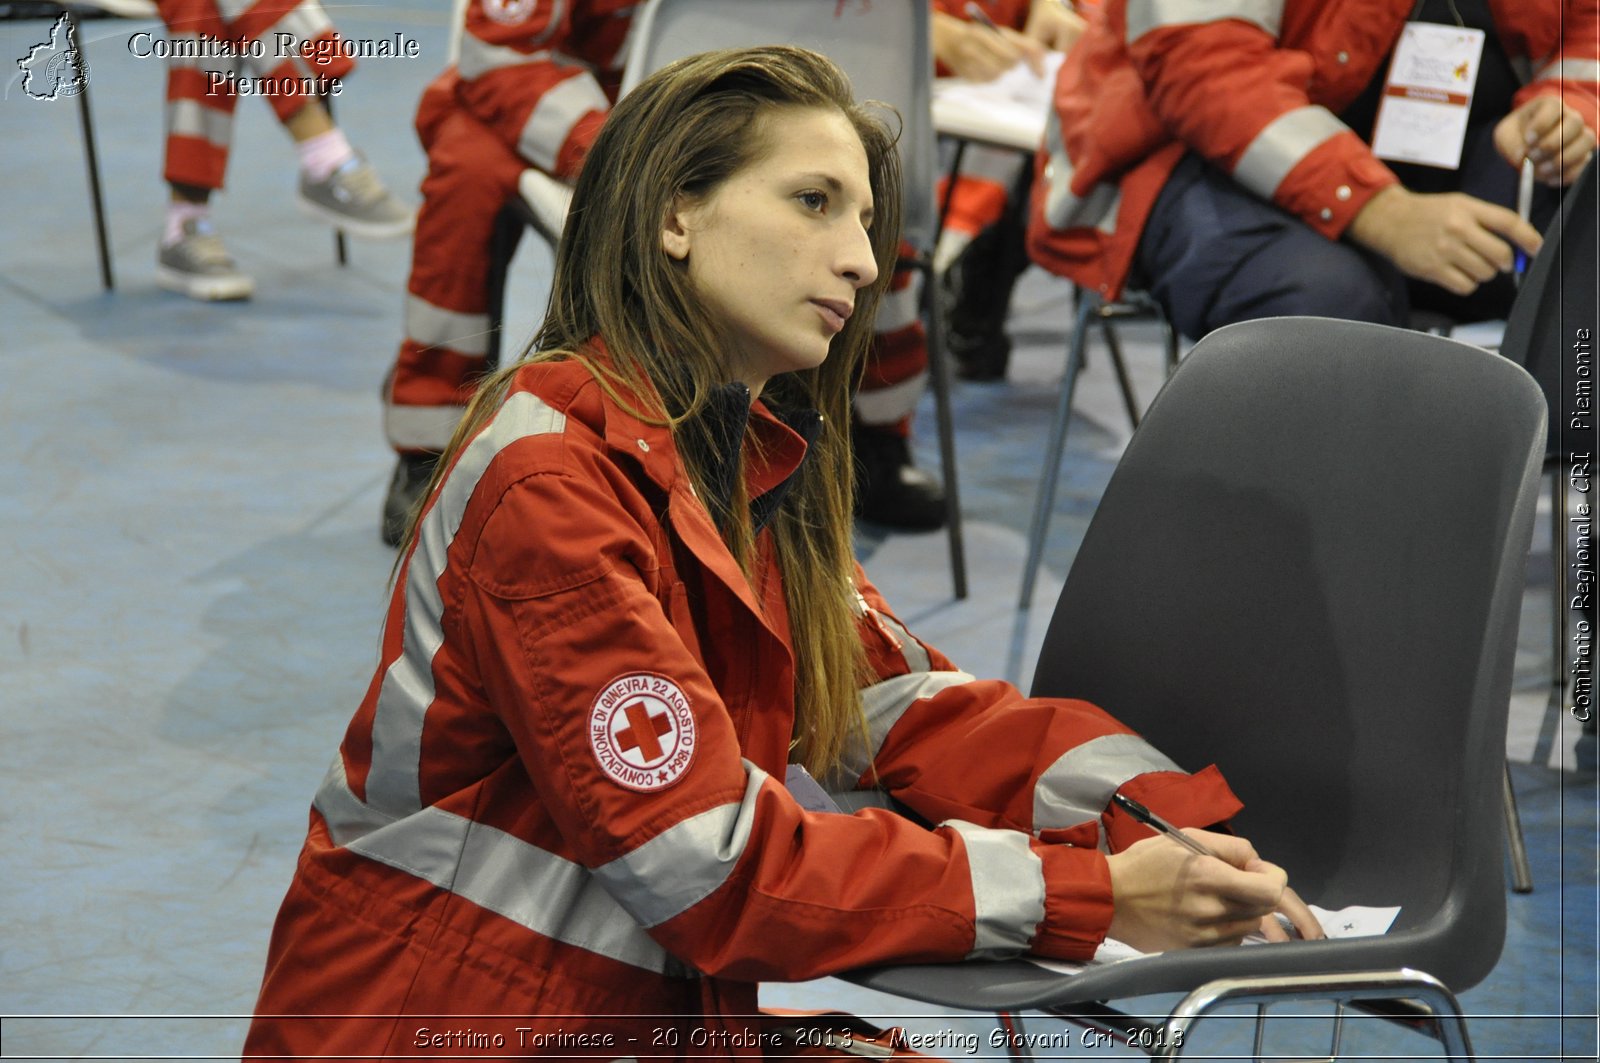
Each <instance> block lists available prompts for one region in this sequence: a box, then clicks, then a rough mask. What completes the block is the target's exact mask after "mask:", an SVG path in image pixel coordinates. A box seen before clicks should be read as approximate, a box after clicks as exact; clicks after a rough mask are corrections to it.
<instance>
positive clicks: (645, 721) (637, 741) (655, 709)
mask: <svg viewBox="0 0 1600 1063" xmlns="http://www.w3.org/2000/svg"><path fill="white" fill-rule="evenodd" d="M589 743H590V745H591V746H592V747H593V749H594V755H595V759H596V760H598V761H599V762H600V767H601V769H602V770H603V771H604V772H605V773H606V774H607V775H608V776H610V777H611V779H612V780H613V781H615V782H617V783H620V784H621V785H623V786H625V787H627V788H628V789H630V790H640V791H650V790H660V789H663V788H665V787H668V786H671V785H672V784H673V783H675V782H677V781H678V780H679V779H680V778H682V776H683V773H684V771H685V770H686V769H687V768H688V767H689V763H690V761H692V760H693V759H694V751H695V745H696V741H695V719H694V713H693V711H692V710H691V709H690V707H689V699H688V697H686V696H685V695H684V693H683V690H682V688H680V687H679V686H678V684H677V683H675V682H673V681H672V680H671V679H668V678H666V677H665V676H659V675H653V674H650V673H648V672H639V673H634V674H632V675H625V676H619V677H618V678H616V679H613V680H612V681H611V682H610V683H607V684H606V686H605V689H603V690H601V691H600V693H599V695H598V696H597V697H596V698H595V700H594V705H593V707H592V708H591V709H590V711H589Z"/></svg>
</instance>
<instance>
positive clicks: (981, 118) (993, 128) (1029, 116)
mask: <svg viewBox="0 0 1600 1063" xmlns="http://www.w3.org/2000/svg"><path fill="white" fill-rule="evenodd" d="M1063 58H1065V55H1064V54H1063V53H1061V52H1046V53H1045V59H1044V73H1043V74H1042V75H1041V74H1035V73H1034V72H1033V71H1032V70H1030V69H1029V68H1028V65H1027V64H1026V63H1023V62H1018V63H1017V64H1016V65H1015V66H1013V67H1012V68H1011V69H1010V70H1007V71H1006V72H1005V73H1004V74H1001V75H1000V76H999V77H997V78H995V79H994V80H993V81H967V80H965V79H964V78H940V79H938V80H937V81H935V82H934V86H933V124H934V128H936V129H937V130H938V131H939V132H941V133H948V134H951V135H953V136H958V137H966V138H967V139H971V140H982V141H988V142H990V143H995V144H1000V145H1003V146H1005V147H1010V148H1017V149H1018V150H1021V151H1032V150H1033V149H1034V148H1036V147H1038V146H1039V142H1040V140H1042V139H1043V138H1044V126H1045V120H1046V118H1047V117H1048V116H1049V114H1050V100H1051V96H1052V94H1053V93H1054V92H1055V85H1056V72H1057V71H1058V70H1060V69H1061V60H1062V59H1063Z"/></svg>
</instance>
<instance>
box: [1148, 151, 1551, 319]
mask: <svg viewBox="0 0 1600 1063" xmlns="http://www.w3.org/2000/svg"><path fill="white" fill-rule="evenodd" d="M1488 131H1489V130H1488V128H1487V127H1485V129H1484V131H1483V133H1482V134H1481V135H1479V136H1476V137H1474V138H1472V139H1470V140H1469V142H1468V144H1467V145H1466V147H1465V149H1464V151H1463V153H1462V155H1463V158H1462V165H1461V168H1460V169H1459V170H1457V171H1455V172H1454V173H1453V174H1452V173H1450V172H1449V171H1435V173H1437V174H1439V175H1441V176H1446V177H1447V178H1449V180H1448V184H1453V185H1455V187H1456V188H1458V189H1459V190H1461V191H1464V192H1467V193H1469V194H1471V195H1475V196H1477V197H1478V198H1480V199H1486V200H1489V201H1490V202H1494V203H1499V204H1501V205H1502V206H1511V205H1512V204H1514V203H1515V202H1516V187H1517V172H1516V170H1514V169H1512V168H1511V167H1510V166H1509V165H1507V164H1506V162H1505V160H1504V159H1501V158H1500V156H1499V155H1498V154H1497V153H1495V151H1494V145H1493V142H1492V140H1491V139H1490V137H1489V136H1488V135H1487V134H1488ZM1434 184H1435V187H1430V188H1428V189H1427V191H1430V192H1432V191H1441V190H1443V189H1442V188H1441V187H1438V182H1434ZM1419 191H1420V189H1419ZM1540 192H1541V194H1540V196H1539V197H1538V198H1537V199H1536V200H1535V209H1534V214H1533V223H1534V224H1535V225H1539V223H1540V221H1541V216H1542V220H1548V219H1549V217H1550V216H1551V215H1552V213H1553V209H1554V206H1555V203H1556V197H1555V196H1553V195H1550V194H1549V193H1550V190H1549V189H1546V188H1543V187H1541V189H1540ZM1131 280H1132V283H1133V284H1134V286H1135V287H1139V288H1143V289H1145V290H1146V291H1148V292H1150V294H1152V295H1153V296H1155V298H1156V300H1157V301H1158V302H1160V303H1161V305H1162V307H1163V308H1164V309H1165V310H1166V312H1167V317H1168V319H1169V320H1170V321H1171V322H1172V323H1173V325H1174V326H1175V327H1176V328H1177V329H1178V331H1179V332H1181V333H1183V334H1184V335H1185V336H1188V337H1190V338H1191V339H1198V338H1200V337H1201V336H1204V335H1205V334H1206V333H1207V332H1210V331H1211V330H1212V329H1216V328H1221V327H1222V326H1223V325H1231V324H1233V323H1234V322H1237V321H1246V320H1250V319H1253V318H1260V317H1278V316H1283V315H1300V314H1306V315H1313V316H1317V317H1337V318H1346V319H1350V320H1356V321H1373V322H1377V323H1378V324H1385V325H1405V324H1406V322H1407V320H1408V319H1409V316H1410V313H1411V310H1412V309H1413V308H1416V309H1426V310H1432V311H1435V312H1438V313H1442V314H1445V315H1447V316H1449V317H1451V318H1452V319H1454V320H1456V321H1481V320H1486V319H1489V318H1497V317H1504V316H1505V315H1506V313H1507V311H1508V310H1509V309H1510V306H1511V300H1512V298H1513V296H1514V295H1515V286H1514V285H1513V283H1512V280H1511V277H1510V276H1509V275H1501V276H1499V277H1496V278H1494V279H1492V280H1490V281H1489V282H1487V283H1486V284H1483V285H1481V286H1480V287H1479V288H1478V290H1477V291H1475V292H1473V293H1472V294H1471V295H1470V296H1465V297H1463V296H1455V295H1451V294H1450V293H1449V292H1446V291H1445V290H1444V289H1442V288H1439V287H1437V286H1436V285H1432V284H1425V283H1423V282H1420V281H1408V280H1407V279H1406V277H1405V276H1404V275H1402V274H1401V273H1400V271H1399V270H1398V269H1396V268H1395V267H1394V265H1393V264H1391V263H1390V262H1389V261H1388V260H1386V259H1384V258H1382V257H1381V256H1379V255H1377V254H1375V253H1373V252H1370V251H1368V250H1366V249H1365V248H1363V247H1359V246H1357V245H1356V244H1353V243H1351V242H1349V241H1344V240H1339V241H1334V240H1329V239H1327V238H1326V237H1324V236H1323V235H1321V234H1320V233H1318V232H1317V231H1316V230H1314V229H1312V228H1311V227H1310V226H1308V225H1306V224H1305V223H1304V222H1303V221H1301V220H1300V219H1299V218H1297V217H1295V216H1294V215H1292V214H1289V213H1288V212H1287V211H1284V210H1282V209H1280V208H1279V207H1277V206H1275V205H1274V204H1272V203H1269V202H1266V201H1265V200H1262V199H1259V198H1257V197H1256V196H1255V195H1254V194H1253V193H1251V192H1249V191H1247V190H1245V189H1244V188H1241V187H1240V186H1239V185H1238V184H1236V183H1235V182H1234V181H1233V179H1232V178H1231V177H1229V176H1228V175H1226V174H1224V173H1222V172H1221V171H1220V170H1217V169H1216V168H1215V167H1213V166H1211V165H1210V164H1209V163H1207V162H1206V161H1205V160H1204V159H1202V158H1200V157H1199V156H1198V155H1195V154H1193V153H1190V154H1188V155H1185V156H1184V157H1183V159H1182V160H1181V161H1180V162H1179V163H1178V166H1177V168H1176V169H1175V170H1174V171H1173V173H1172V176H1171V178H1170V179H1169V180H1168V181H1167V184H1166V186H1165V187H1164V188H1163V189H1162V190H1161V195H1160V196H1159V197H1158V198H1157V199H1156V204H1155V207H1154V209H1153V210H1152V211H1151V214H1150V218H1149V221H1148V222H1147V223H1146V225H1145V229H1144V233H1143V234H1142V235H1141V237H1140V240H1139V248H1138V252H1137V254H1136V255H1135V258H1134V271H1133V275H1132V278H1131Z"/></svg>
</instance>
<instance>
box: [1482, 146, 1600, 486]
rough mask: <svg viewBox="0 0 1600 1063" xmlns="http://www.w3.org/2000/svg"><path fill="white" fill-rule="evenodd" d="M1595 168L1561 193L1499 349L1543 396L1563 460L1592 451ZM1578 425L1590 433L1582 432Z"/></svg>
mask: <svg viewBox="0 0 1600 1063" xmlns="http://www.w3.org/2000/svg"><path fill="white" fill-rule="evenodd" d="M1595 166H1596V164H1595V160H1593V159H1590V160H1589V165H1588V166H1585V167H1584V168H1583V173H1582V175H1580V176H1579V178H1578V180H1577V181H1575V182H1574V183H1573V184H1572V186H1571V187H1570V188H1568V189H1567V190H1566V193H1565V196H1564V198H1563V201H1562V204H1561V209H1560V210H1559V211H1558V212H1557V213H1556V217H1555V220H1554V221H1553V222H1551V225H1550V229H1549V231H1548V232H1546V233H1545V237H1544V247H1543V248H1541V249H1540V251H1539V254H1538V255H1537V256H1536V257H1535V258H1534V260H1533V263H1532V264H1531V265H1530V266H1529V267H1528V271H1527V273H1526V274H1524V275H1523V278H1522V287H1521V288H1520V289H1519V290H1518V291H1517V298H1516V302H1514V303H1513V304H1512V306H1511V314H1510V316H1508V317H1507V319H1506V331H1505V336H1504V338H1503V339H1501V341H1500V353H1501V354H1503V355H1505V356H1506V357H1507V358H1510V359H1511V360H1512V361H1514V362H1516V363H1517V364H1518V365H1521V366H1523V367H1525V368H1526V369H1527V370H1528V372H1530V373H1532V374H1533V377H1534V379H1535V380H1537V381H1538V382H1539V386H1540V387H1541V388H1543V389H1544V394H1545V401H1546V402H1547V403H1548V404H1549V408H1550V434H1549V438H1548V440H1547V442H1548V444H1549V450H1550V452H1551V453H1552V454H1560V455H1563V456H1570V455H1571V454H1572V453H1573V451H1574V449H1575V448H1576V447H1577V445H1578V443H1579V441H1580V439H1581V440H1582V441H1583V443H1584V446H1583V448H1582V449H1585V450H1587V449H1590V443H1591V441H1592V440H1593V438H1594V428H1593V425H1594V405H1593V400H1594V356H1595V347H1596V345H1597V344H1600V296H1597V295H1596V292H1597V291H1600V279H1597V278H1596V259H1597V257H1600V252H1597V244H1600V241H1597V230H1600V187H1597V186H1596V180H1597V179H1596V177H1595ZM1580 365H1583V366H1585V368H1586V371H1585V372H1580ZM1580 389H1581V394H1583V395H1585V396H1587V398H1588V400H1589V402H1588V404H1587V408H1586V409H1585V410H1580V409H1579V408H1578V405H1577V402H1578V398H1579V396H1580ZM1582 425H1587V426H1589V427H1588V430H1587V431H1580V426H1582Z"/></svg>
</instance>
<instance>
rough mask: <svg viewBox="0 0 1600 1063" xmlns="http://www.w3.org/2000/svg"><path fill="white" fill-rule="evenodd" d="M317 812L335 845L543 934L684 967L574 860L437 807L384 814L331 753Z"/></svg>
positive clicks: (673, 969)
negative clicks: (364, 799)
mask: <svg viewBox="0 0 1600 1063" xmlns="http://www.w3.org/2000/svg"><path fill="white" fill-rule="evenodd" d="M316 807H317V811H318V812H320V813H321V814H322V817H323V819H325V820H326V821H327V823H328V831H329V833H330V834H331V835H332V838H333V841H334V844H336V845H340V846H343V847H344V848H346V849H349V850H350V851H351V852H356V853H360V854H361V855H362V856H364V857H367V858H368V859H369V860H375V861H377V862H378V863H381V864H385V865H387V866H389V867H393V868H396V869H397V870H400V871H404V872H406V873H407V874H411V875H415V876H417V877H418V878H420V879H423V880H425V881H427V882H431V883H433V884H434V885H435V886H437V887H439V888H440V889H443V890H449V891H450V892H451V893H454V894H455V895H456V896H458V897H463V898H465V899H466V900H469V901H471V902H472V903H473V904H476V905H478V906H479V907H482V908H487V909H488V910H489V911H491V912H494V913H496V914H498V915H501V916H503V917H505V918H506V919H509V920H511V921H512V922H514V923H516V924H518V925H519V926H523V927H526V928H527V929H529V930H532V931H533V932H535V933H537V934H541V935H543V936H544V937H547V938H551V939H554V940H556V941H560V942H563V943H564V944H568V945H574V946H577V947H578V948H582V949H586V950H588V951H590V952H594V953H598V954H599V955H601V956H605V957H608V958H610V959H613V960H616V961H618V962H620V963H626V964H628V965H630V966H633V967H639V968H642V969H644V970H647V971H653V972H656V973H658V974H671V975H680V976H681V975H683V974H686V973H687V972H686V971H685V969H684V968H683V965H682V964H681V963H680V962H679V961H678V960H676V959H674V958H673V957H671V956H669V955H668V954H667V952H666V950H664V949H663V948H662V947H661V946H660V945H658V944H656V942H655V941H654V940H653V939H652V938H651V937H650V936H649V935H648V934H646V933H645V932H644V930H643V929H642V928H641V927H640V926H639V925H638V924H637V923H636V922H634V920H633V919H632V918H630V917H629V915H628V913H627V912H626V911H624V910H623V909H622V907H621V906H620V905H619V904H618V903H617V901H616V899H615V898H613V897H612V896H611V895H610V894H609V893H607V892H606V890H605V888H604V886H603V885H602V884H601V883H599V882H597V881H596V880H595V878H594V876H593V875H591V874H590V873H589V871H588V869H587V868H585V867H584V866H583V865H582V864H579V863H575V862H574V861H571V860H567V859H565V858H563V857H560V856H557V855H556V854H555V853H552V852H550V851H548V850H546V849H541V848H539V847H538V846H536V845H532V844H530V843H528V842H525V841H523V840H522V839H521V838H518V837H516V836H514V835H511V834H507V833H505V832H504V831H501V830H498V829H496V828H494V827H489V826H485V825H484V824H481V823H474V822H473V821H472V820H469V819H466V818H464V817H462V816H458V815H455V814H454V813H451V812H445V811H443V810H441V809H439V808H425V809H422V810H420V811H418V812H413V813H412V814H410V815H409V816H406V817H404V818H403V819H398V820H395V819H391V818H390V817H387V816H384V815H382V814H381V813H379V812H377V811H376V810H375V809H373V808H371V807H369V806H367V805H364V804H362V803H361V801H360V800H359V799H358V798H357V797H356V796H355V794H354V793H352V792H351V791H350V787H349V785H348V784H347V782H346V780H345V775H344V765H343V762H342V761H341V760H340V759H338V758H335V759H334V763H333V766H332V767H330V768H329V769H328V774H327V777H326V778H325V779H324V780H323V783H322V788H321V789H320V790H319V791H318V792H317V799H316Z"/></svg>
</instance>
